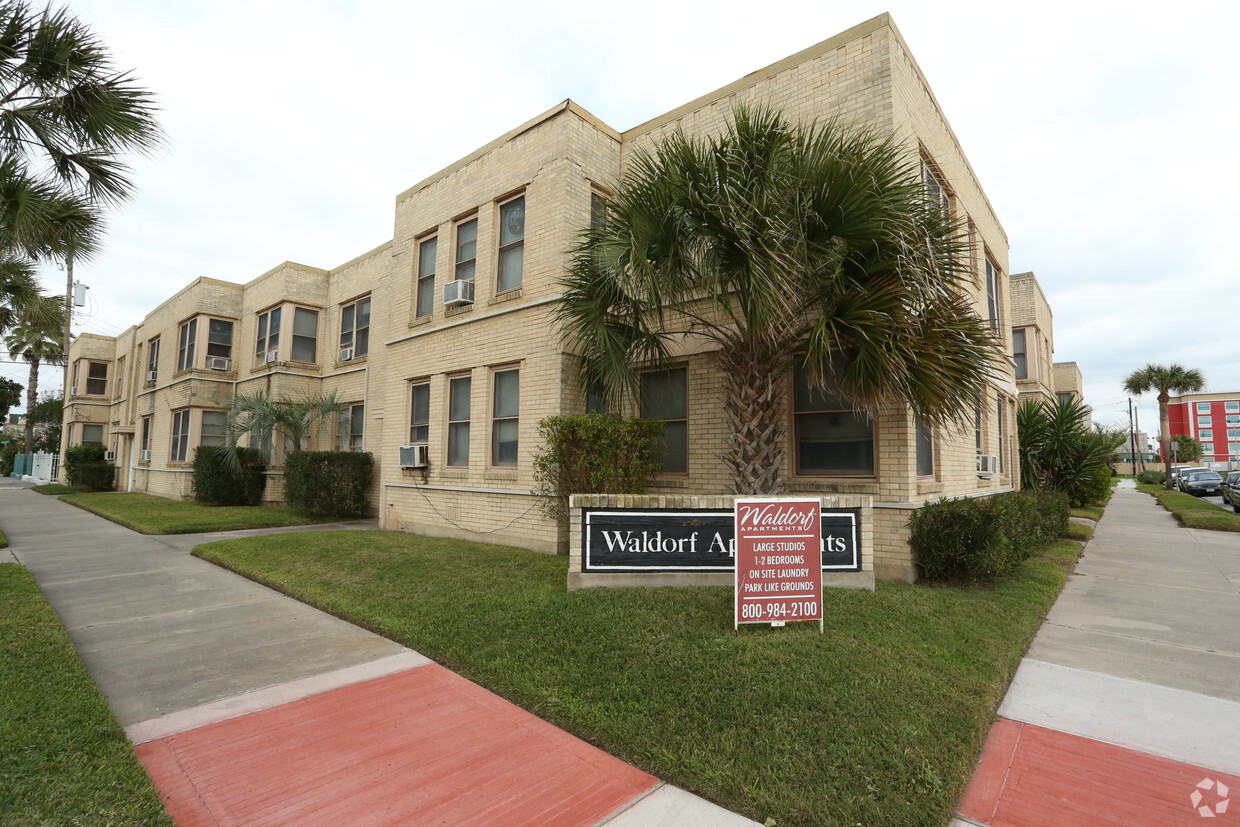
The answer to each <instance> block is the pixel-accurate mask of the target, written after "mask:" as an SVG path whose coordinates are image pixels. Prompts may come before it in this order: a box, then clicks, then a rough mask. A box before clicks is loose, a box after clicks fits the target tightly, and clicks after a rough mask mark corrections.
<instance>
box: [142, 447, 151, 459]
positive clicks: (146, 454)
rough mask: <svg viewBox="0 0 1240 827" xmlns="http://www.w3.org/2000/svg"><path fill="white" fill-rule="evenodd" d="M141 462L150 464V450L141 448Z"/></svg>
mask: <svg viewBox="0 0 1240 827" xmlns="http://www.w3.org/2000/svg"><path fill="white" fill-rule="evenodd" d="M142 461H143V462H150V461H151V449H150V448H143V449H142Z"/></svg>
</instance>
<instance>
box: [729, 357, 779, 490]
mask: <svg viewBox="0 0 1240 827" xmlns="http://www.w3.org/2000/svg"><path fill="white" fill-rule="evenodd" d="M719 364H720V367H721V368H722V369H723V375H724V392H723V409H724V412H725V413H726V414H727V416H728V421H729V424H730V429H729V430H730V432H731V433H730V436H729V440H728V448H727V451H726V452H725V453H724V455H723V461H724V464H725V465H727V467H728V470H729V471H731V472H732V490H733V491H734V492H735V493H737V494H746V495H750V494H764V495H766V494H769V495H778V494H782V493H784V490H785V489H784V472H783V464H784V421H783V407H784V396H785V395H786V393H785V390H784V388H785V384H784V378H785V376H786V375H787V370H786V369H785V368H784V367H783V360H782V359H781V358H780V357H779V355H778V354H774V353H770V352H767V351H765V350H759V351H757V352H755V350H754V349H753V348H737V349H734V350H732V349H725V350H723V351H721V352H720V354H719Z"/></svg>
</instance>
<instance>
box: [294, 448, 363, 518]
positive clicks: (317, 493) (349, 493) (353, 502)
mask: <svg viewBox="0 0 1240 827" xmlns="http://www.w3.org/2000/svg"><path fill="white" fill-rule="evenodd" d="M374 468H375V460H374V457H373V456H371V455H370V454H368V453H351V452H346V451H294V452H292V453H290V454H289V455H288V456H287V457H285V459H284V498H285V500H287V502H288V504H289V505H290V506H292V507H293V508H299V509H301V510H302V511H308V512H310V513H311V514H315V515H318V516H324V517H364V516H365V515H366V512H367V510H368V509H369V505H370V504H369V502H368V501H367V499H366V490H367V489H368V488H369V487H370V479H371V477H372V476H373V475H374Z"/></svg>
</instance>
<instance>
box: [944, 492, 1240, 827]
mask: <svg viewBox="0 0 1240 827" xmlns="http://www.w3.org/2000/svg"><path fill="white" fill-rule="evenodd" d="M999 716H1000V717H999V720H998V721H997V722H996V723H995V724H994V726H993V727H992V729H991V732H990V736H989V738H988V740H987V743H986V747H985V750H984V751H983V754H982V758H981V760H980V762H979V764H978V767H977V770H976V771H975V774H974V777H973V780H972V782H971V783H970V785H969V788H968V790H967V791H966V792H965V795H964V796H963V797H962V799H961V801H960V803H959V804H958V815H959V816H960V819H961V820H960V822H958V823H963V824H984V825H996V826H997V825H1008V824H1056V825H1076V824H1080V825H1111V824H1114V825H1142V824H1150V825H1154V824H1157V825H1164V824H1198V823H1201V819H1203V818H1211V819H1215V820H1214V821H1211V822H1209V823H1212V824H1220V825H1224V824H1229V823H1235V824H1240V534H1234V533H1228V532H1214V531H1200V530H1193V529H1185V528H1181V527H1180V526H1179V525H1178V524H1177V523H1176V522H1175V520H1174V519H1173V518H1172V517H1171V515H1170V514H1169V513H1167V512H1166V511H1165V510H1164V509H1163V508H1162V507H1161V506H1159V505H1158V504H1157V502H1156V501H1155V500H1154V499H1153V498H1152V497H1149V496H1148V495H1146V494H1142V493H1139V492H1138V491H1137V490H1136V488H1135V486H1134V485H1133V483H1132V482H1131V481H1122V482H1121V483H1120V486H1119V488H1118V490H1117V491H1116V492H1115V495H1114V496H1113V497H1112V499H1111V503H1110V505H1109V506H1108V507H1107V509H1106V513H1105V515H1104V516H1103V518H1102V520H1101V521H1100V522H1099V524H1098V526H1097V530H1096V533H1095V535H1094V539H1093V540H1091V541H1090V542H1089V544H1088V545H1087V546H1086V547H1085V554H1084V557H1083V558H1082V559H1081V561H1080V562H1079V564H1078V565H1077V568H1076V572H1075V574H1074V575H1073V576H1072V577H1071V578H1070V579H1069V581H1068V584H1067V585H1066V587H1065V588H1064V591H1063V594H1061V595H1060V597H1059V599H1058V601H1057V602H1056V603H1055V606H1054V607H1053V608H1052V610H1051V612H1050V614H1049V616H1048V617H1047V620H1046V623H1045V624H1044V625H1043V626H1042V628H1041V629H1040V630H1039V632H1038V634H1037V636H1036V637H1035V638H1034V641H1033V644H1032V646H1031V647H1030V650H1029V652H1028V654H1027V656H1026V657H1025V659H1024V660H1023V661H1022V662H1021V665H1020V668H1019V670H1018V671H1017V673H1016V678H1015V680H1014V681H1013V683H1012V686H1011V687H1010V688H1009V690H1008V693H1007V696H1006V697H1005V699H1004V701H1003V704H1002V706H1001V707H1000V709H999Z"/></svg>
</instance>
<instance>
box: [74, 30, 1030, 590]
mask: <svg viewBox="0 0 1240 827" xmlns="http://www.w3.org/2000/svg"><path fill="white" fill-rule="evenodd" d="M739 102H746V103H753V104H764V105H768V106H771V107H774V108H777V109H780V110H782V111H783V112H784V113H785V114H786V115H787V116H788V117H789V118H790V119H792V120H801V121H809V120H811V119H815V118H818V119H822V118H827V117H831V116H841V117H843V118H845V119H848V120H851V121H854V122H855V123H857V124H859V125H872V126H876V127H877V128H879V129H880V130H882V131H883V132H887V133H893V134H895V135H897V136H899V138H900V139H901V140H903V141H905V142H906V143H907V145H908V147H909V149H910V150H911V151H914V152H920V153H921V155H922V157H923V159H924V161H925V177H926V182H927V188H928V190H929V191H930V192H931V193H932V194H933V196H934V197H936V198H941V199H942V200H943V201H944V203H945V204H946V205H947V206H948V208H950V209H951V210H953V211H954V212H956V213H957V214H959V215H960V216H962V217H963V218H966V219H967V224H968V228H969V237H970V242H971V249H972V255H973V261H974V265H975V268H976V274H977V277H976V285H975V287H974V289H973V296H972V298H973V299H974V301H975V302H976V305H977V307H978V310H979V313H980V314H981V315H982V316H983V317H985V318H990V319H993V320H994V321H993V325H994V328H995V330H996V332H997V333H999V332H1002V335H1001V336H1000V337H999V338H1000V339H1003V340H1006V339H1007V331H1008V319H1009V318H1010V314H1009V309H1008V308H1009V300H1010V298H1009V288H1008V279H1007V278H1006V274H1007V272H1008V262H1007V255H1008V252H1007V251H1008V244H1007V238H1006V236H1005V234H1004V232H1003V229H1002V227H1001V226H1000V224H999V221H998V219H997V217H996V216H995V214H994V211H993V209H992V208H991V206H990V204H989V202H988V201H987V199H986V196H985V193H984V192H983V191H982V188H981V185H980V184H979V183H978V181H977V178H976V176H975V175H974V174H973V171H972V169H971V168H970V166H969V164H968V161H967V160H966V159H965V157H964V154H963V151H962V150H961V148H960V146H959V144H958V142H957V141H956V138H955V136H954V135H953V133H952V131H951V128H950V126H949V125H948V123H947V120H946V118H945V116H944V114H943V112H942V110H941V109H940V108H939V106H938V104H937V103H936V101H935V99H934V96H933V94H932V93H931V92H930V89H929V86H928V85H927V83H926V80H925V78H924V77H923V76H922V74H921V71H920V70H919V69H918V67H917V64H916V63H915V62H914V60H913V58H912V56H911V54H910V53H909V50H908V47H907V46H906V45H905V43H904V40H903V39H902V37H901V36H900V34H899V33H898V32H897V30H896V29H895V27H894V26H893V25H892V23H891V21H890V20H889V18H888V17H887V16H886V15H882V16H880V17H877V18H874V19H873V20H870V21H867V22H866V23H863V24H861V25H859V26H857V27H854V28H853V29H850V30H849V31H846V32H844V33H842V34H839V35H837V36H835V37H832V38H830V39H829V40H826V41H824V42H823V43H820V44H818V45H816V46H813V47H811V48H809V49H806V50H805V51H803V52H800V53H798V54H795V55H792V56H791V57H788V58H786V59H784V60H782V61H779V62H778V63H776V64H773V65H771V66H768V67H766V68H765V69H762V70H760V71H758V72H755V73H753V74H751V75H748V76H746V77H745V78H743V79H741V80H739V81H736V82H735V83H733V84H731V85H729V86H726V87H724V88H723V89H720V90H717V91H715V92H712V93H711V94H709V95H705V96H703V97H701V98H699V99H697V100H695V101H692V102H690V103H688V104H686V105H684V106H682V107H680V108H678V109H676V110H674V111H672V112H669V113H667V114H665V115H662V116H660V117H658V118H656V119H654V120H652V121H649V122H647V123H645V124H642V125H640V126H637V127H635V128H633V129H630V130H628V131H627V132H618V131H616V130H615V129H613V128H611V127H609V126H608V125H606V124H604V123H602V122H601V121H599V120H598V119H597V118H595V117H594V116H592V115H591V114H590V113H588V112H587V111H585V110H584V109H582V108H581V107H579V106H578V105H577V104H575V103H573V102H571V101H565V102H564V103H563V104H561V105H559V106H556V107H555V108H553V109H551V110H550V111H548V112H545V113H543V114H542V115H539V116H538V117H536V118H534V119H533V120H531V121H529V122H527V123H525V124H522V125H521V126H519V127H517V128H516V129H514V130H512V131H511V132H509V133H508V134H506V135H503V136H502V137H500V138H498V139H496V140H495V141H493V142H491V143H490V144H488V145H486V146H484V147H482V148H481V149H479V150H477V151H475V152H473V153H472V154H470V155H468V156H466V157H464V158H462V159H461V160H460V161H458V162H457V163H455V164H453V165H451V166H450V167H448V168H446V169H444V170H442V171H440V172H438V173H436V174H435V175H433V176H431V177H430V178H427V179H426V180H424V181H422V182H420V183H418V184H416V185H414V186H413V187H411V188H409V189H407V190H405V191H404V192H402V193H401V194H400V195H398V196H397V198H396V212H395V225H394V226H395V231H394V234H393V239H392V241H390V242H389V243H387V244H385V245H383V246H381V247H379V248H377V249H375V250H372V251H370V252H367V253H365V254H363V255H361V256H359V257H358V258H356V259H354V260H353V261H350V262H347V263H345V264H343V265H340V266H338V267H335V268H333V269H331V270H320V269H316V268H313V267H306V266H302V265H298V264H292V263H285V264H282V265H280V266H279V267H276V268H275V269H273V270H271V271H269V272H267V273H265V274H263V275H261V276H259V277H258V278H256V279H254V280H253V281H251V282H249V283H248V284H245V285H238V284H231V283H226V282H221V281H216V280H213V279H207V278H203V279H199V280H197V281H195V282H193V283H192V284H190V285H188V286H187V287H185V288H184V289H183V290H181V291H180V292H179V293H177V294H176V295H175V296H173V297H171V298H169V299H168V300H167V301H165V302H164V303H163V304H161V305H160V306H159V307H157V308H155V309H154V310H153V311H152V312H151V313H150V314H149V315H148V316H147V317H146V318H145V319H144V320H143V321H142V322H140V323H139V324H138V325H136V326H135V327H132V328H130V329H129V330H127V331H125V333H124V334H122V335H121V336H119V337H116V338H115V339H111V338H106V337H100V336H94V335H89V334H87V335H83V336H82V337H80V338H79V339H78V340H77V341H76V342H74V343H73V346H72V348H71V352H70V359H71V368H70V369H71V372H72V373H71V377H72V378H71V383H72V384H73V386H74V388H75V390H76V394H75V395H74V396H72V397H71V398H70V400H69V401H68V403H67V404H66V408H65V411H66V413H65V416H66V424H67V426H68V427H67V428H66V430H65V434H66V436H65V439H66V442H67V444H75V443H78V442H81V441H83V440H89V439H91V438H92V437H94V436H99V437H100V438H101V441H102V442H104V444H105V446H106V447H107V448H108V449H110V450H115V451H116V462H117V465H118V466H119V468H120V469H121V471H120V472H119V477H120V478H119V485H118V487H119V488H121V489H123V490H134V491H148V492H151V493H156V494H161V495H164V496H173V497H185V496H188V495H189V494H190V475H189V462H190V461H191V460H192V458H193V450H194V448H195V447H196V446H197V445H199V444H202V443H204V442H215V441H218V440H219V438H220V437H219V433H220V432H219V423H220V421H221V419H222V412H223V410H224V409H226V408H227V406H228V403H229V400H230V399H231V398H232V396H233V395H234V394H244V393H250V392H253V391H255V390H259V389H261V390H263V391H266V392H268V393H270V394H272V395H275V396H291V397H294V398H295V397H297V396H298V395H300V394H302V393H305V392H319V391H336V392H337V394H338V396H340V398H342V399H345V400H347V401H349V402H352V403H354V405H355V406H356V409H355V411H354V415H353V416H351V417H349V418H348V419H347V420H346V424H345V425H343V426H342V428H341V431H342V433H340V434H332V435H324V436H323V437H320V438H319V439H318V440H317V441H316V445H315V447H319V448H325V447H345V448H354V449H364V450H367V451H370V452H372V453H373V454H374V456H375V461H376V467H377V480H376V483H375V488H374V491H373V500H372V502H373V503H374V506H375V510H376V511H377V513H378V514H379V516H380V519H381V520H382V522H383V525H384V526H385V527H387V528H389V529H395V530H404V531H412V532H419V533H426V534H434V535H444V536H456V537H465V538H471V539H478V540H484V541H490V542H505V543H512V544H516V545H521V546H526V547H530V548H534V549H539V550H543V551H556V550H562V549H563V548H565V546H566V536H565V533H564V531H563V530H562V529H560V528H558V527H557V526H556V525H555V524H554V523H553V522H551V521H549V520H547V519H546V518H544V517H543V516H542V514H541V513H540V511H539V509H538V508H537V501H536V498H535V497H534V496H533V494H532V491H531V489H532V487H533V484H534V481H533V479H532V477H531V459H532V452H533V449H534V447H535V446H536V445H537V444H538V437H537V428H538V422H539V420H541V419H542V418H543V417H545V416H548V415H552V414H557V413H572V412H581V411H583V410H585V409H586V405H587V400H586V394H585V393H584V392H583V390H582V388H581V387H579V384H578V381H577V377H576V370H575V358H574V356H573V355H572V354H571V353H568V352H566V349H565V347H564V345H563V343H562V342H561V341H560V338H559V336H558V335H557V333H556V331H555V329H554V327H553V325H552V323H551V313H552V310H553V308H554V306H555V303H556V301H557V296H558V286H557V279H558V278H559V275H560V273H561V272H562V271H563V269H564V267H565V266H566V264H567V261H568V255H567V251H568V250H569V249H570V248H571V247H572V245H573V244H574V242H575V240H576V238H577V234H578V232H579V231H580V229H581V228H583V227H585V226H587V225H588V223H589V222H590V220H591V215H592V211H593V210H594V209H595V208H596V205H597V204H598V203H599V199H603V200H604V201H605V199H606V198H607V197H608V195H609V194H610V193H611V192H612V191H613V189H614V188H615V187H616V185H617V182H618V181H619V180H620V179H621V177H622V175H623V173H624V170H625V168H626V163H627V161H628V159H629V158H630V157H631V154H632V152H633V151H634V150H636V149H639V148H641V149H649V148H651V147H653V146H654V145H655V143H656V142H657V141H658V140H659V139H660V138H662V137H663V136H664V135H667V134H668V133H669V132H670V131H672V130H675V129H683V130H685V131H686V132H687V133H689V134H703V133H708V132H711V131H714V130H717V129H719V128H720V126H721V125H722V124H723V123H724V121H725V119H726V118H727V117H728V116H729V114H730V112H731V110H732V107H733V106H734V105H735V104H736V103H739ZM445 288H446V290H445ZM445 293H446V294H447V295H445ZM445 299H446V300H445ZM277 317H278V318H277ZM273 329H274V330H275V332H274V333H273ZM717 371H718V368H717V367H716V365H715V362H714V359H713V356H712V354H710V353H708V352H700V351H699V350H697V349H696V347H690V346H686V347H683V348H681V349H680V351H679V352H678V361H677V362H676V364H675V365H674V366H673V367H672V368H671V369H670V370H668V371H666V372H662V373H661V374H660V375H659V376H657V377H653V378H652V381H654V382H658V383H660V384H662V385H663V386H665V387H668V388H671V389H673V392H674V398H675V399H676V400H677V401H676V403H675V404H673V405H672V407H673V408H675V410H664V411H661V412H660V413H659V415H660V417H661V418H666V419H669V420H671V421H673V422H678V423H679V422H683V423H684V424H683V425H677V428H678V430H679V431H680V432H682V433H684V434H685V440H684V442H685V444H684V449H683V453H682V456H680V457H679V458H678V459H677V461H676V462H674V463H673V464H674V465H676V466H677V467H676V468H675V469H674V470H668V471H666V472H665V473H664V474H663V475H662V476H661V477H660V478H659V480H658V485H657V487H656V489H655V492H654V493H669V494H688V493H704V494H705V493H723V492H726V490H727V484H728V482H727V481H728V475H727V473H726V470H725V468H724V466H723V463H722V461H721V460H720V459H719V456H720V454H721V453H722V446H723V442H724V439H725V424H724V417H723V413H722V410H721V406H720V405H719V403H718V398H719V394H718V384H719V383H718V373H717ZM88 377H89V378H88ZM90 382H93V384H88V383H90ZM1016 395H1017V389H1016V384H1015V381H1014V378H1013V377H1012V376H1011V375H1008V376H1005V377H1002V378H1001V379H999V380H996V382H995V383H994V384H993V385H992V387H991V388H990V390H989V391H988V392H987V395H986V398H985V399H984V400H982V401H981V403H980V404H979V406H978V410H977V412H976V417H975V419H974V421H972V422H969V423H967V424H965V425H963V426H961V427H960V428H958V429H942V430H939V431H937V432H934V433H929V432H923V431H922V429H919V428H918V427H917V426H916V424H915V423H914V421H913V418H912V417H911V415H910V414H909V412H908V411H907V410H905V409H904V408H902V407H896V406H893V407H892V408H891V409H890V410H888V411H887V412H885V413H884V414H882V415H881V416H880V417H878V418H877V420H876V421H874V422H872V423H866V422H864V421H861V420H858V419H857V418H856V417H852V416H851V415H850V412H847V411H843V412H826V411H818V410H804V411H803V410H799V409H798V403H796V401H795V399H796V395H795V394H791V393H790V394H789V395H788V400H789V402H788V404H789V407H790V410H789V411H788V412H787V416H788V419H789V428H788V439H789V445H788V449H789V450H788V456H789V458H790V466H791V468H790V476H789V488H790V490H791V491H792V492H793V493H805V494H831V493H846V494H868V495H871V496H872V497H873V498H874V501H875V514H876V517H875V534H874V537H875V541H874V546H875V547H874V560H875V571H876V573H877V575H878V576H879V577H886V578H900V579H911V578H912V576H913V567H912V561H911V557H910V553H909V550H908V547H907V543H906V529H905V528H904V526H905V523H906V522H907V520H908V516H909V514H910V513H911V511H912V509H915V508H917V507H919V505H920V504H921V503H924V502H925V501H927V500H929V499H936V498H938V497H941V496H961V495H985V494H990V493H995V492H998V491H1003V490H1007V489H1009V488H1011V487H1012V486H1013V482H1012V478H1011V472H1012V470H1013V467H1014V462H1015V459H1016V454H1015V438H1014V403H1015V398H1016ZM811 420H813V421H815V422H816V423H817V426H818V427H825V428H828V429H829V430H830V429H835V431H837V432H838V433H837V436H836V437H834V438H838V439H840V440H842V441H846V442H849V443H850V444H851V445H852V449H851V450H850V453H849V456H850V459H849V461H848V462H846V463H843V467H835V468H819V467H812V465H813V464H812V463H808V464H807V465H802V464H798V462H797V457H798V450H797V447H798V442H799V440H801V439H802V438H803V436H804V435H803V433H802V431H801V423H803V422H807V421H811ZM88 429H89V431H90V433H89V434H88ZM409 444H422V445H426V446H427V455H428V457H429V468H428V469H426V470H406V469H402V468H401V467H400V463H399V462H398V461H397V456H398V449H399V447H400V446H403V445H409ZM280 462H281V457H280V455H279V452H277V456H276V457H275V459H274V462H273V466H274V468H275V470H273V472H272V476H273V482H272V485H271V487H270V488H269V490H268V497H269V498H271V499H278V497H279V488H278V477H279V473H278V468H279V465H280Z"/></svg>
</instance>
